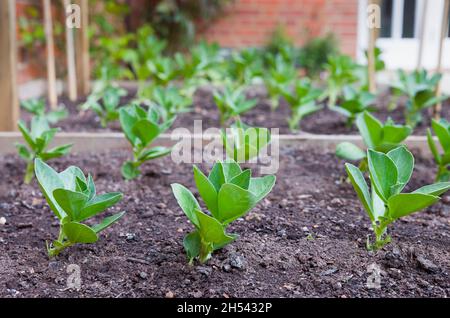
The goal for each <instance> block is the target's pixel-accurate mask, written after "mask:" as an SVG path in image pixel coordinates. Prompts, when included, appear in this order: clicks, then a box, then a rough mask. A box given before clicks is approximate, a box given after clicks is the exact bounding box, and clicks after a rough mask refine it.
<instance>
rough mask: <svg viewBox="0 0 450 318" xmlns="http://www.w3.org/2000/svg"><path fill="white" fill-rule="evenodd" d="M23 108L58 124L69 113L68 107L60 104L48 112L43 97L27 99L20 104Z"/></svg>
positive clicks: (51, 122)
mask: <svg viewBox="0 0 450 318" xmlns="http://www.w3.org/2000/svg"><path fill="white" fill-rule="evenodd" d="M20 105H21V106H22V108H23V109H25V110H26V111H27V112H29V113H31V114H33V115H34V116H38V117H43V118H45V119H46V120H47V121H48V122H49V123H50V124H56V123H57V122H58V121H60V120H63V119H64V118H67V116H68V115H69V113H68V111H67V109H65V108H64V106H60V107H59V108H58V109H56V110H53V111H49V112H46V111H45V100H44V99H43V98H33V99H27V100H24V101H22V102H21V104H20Z"/></svg>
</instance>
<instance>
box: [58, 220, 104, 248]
mask: <svg viewBox="0 0 450 318" xmlns="http://www.w3.org/2000/svg"><path fill="white" fill-rule="evenodd" d="M63 231H64V234H65V235H66V236H67V238H68V240H69V241H70V242H72V243H94V242H96V241H97V240H98V236H97V234H96V233H95V231H94V230H93V229H91V228H90V227H89V226H87V225H84V224H81V223H77V222H69V223H66V224H64V225H63Z"/></svg>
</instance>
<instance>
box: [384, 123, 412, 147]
mask: <svg viewBox="0 0 450 318" xmlns="http://www.w3.org/2000/svg"><path fill="white" fill-rule="evenodd" d="M411 133H412V128H411V127H410V126H402V125H391V124H385V125H384V127H383V141H382V142H383V143H386V144H393V145H397V144H399V143H400V142H402V141H403V140H405V139H406V138H407V137H408V136H409V135H411Z"/></svg>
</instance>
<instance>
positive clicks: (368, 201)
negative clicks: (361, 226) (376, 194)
mask: <svg viewBox="0 0 450 318" xmlns="http://www.w3.org/2000/svg"><path fill="white" fill-rule="evenodd" d="M345 169H346V170H347V174H348V177H349V178H350V181H351V183H352V185H353V188H354V189H355V191H356V194H357V195H358V198H359V200H360V201H361V203H362V204H363V206H364V209H365V210H366V212H367V214H368V215H369V217H370V220H372V221H374V220H375V218H374V213H373V208H372V198H371V197H370V192H369V188H368V187H367V183H366V180H365V179H364V176H363V174H362V172H361V170H359V169H358V168H357V167H355V166H354V165H352V164H350V163H346V164H345Z"/></svg>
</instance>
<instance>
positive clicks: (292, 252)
mask: <svg viewBox="0 0 450 318" xmlns="http://www.w3.org/2000/svg"><path fill="white" fill-rule="evenodd" d="M128 157H129V152H126V151H122V150H116V151H107V152H101V151H97V152H95V153H84V154H73V155H70V156H68V157H66V158H61V159H56V160H53V161H52V162H51V164H52V166H53V167H55V168H57V169H58V170H61V169H64V168H66V167H67V166H69V165H77V166H80V167H81V168H82V169H83V170H84V171H85V172H90V173H92V174H93V175H94V179H95V180H96V184H97V188H98V192H99V193H102V192H105V191H121V192H123V193H124V194H125V197H124V199H123V200H122V201H121V202H120V203H119V204H117V205H116V206H115V207H114V208H112V209H110V210H111V211H110V213H113V212H117V211H121V210H124V211H127V214H126V215H125V217H124V218H123V219H122V220H120V221H119V223H118V224H115V225H113V226H112V227H111V228H109V229H107V230H106V231H105V232H104V233H102V234H101V239H100V240H99V241H98V242H97V243H95V244H93V245H78V246H74V247H71V248H69V249H68V250H66V251H64V252H63V253H62V254H61V255H60V256H58V257H57V258H56V259H52V260H49V259H48V258H47V255H46V251H45V240H49V241H50V240H52V239H54V238H55V237H56V235H57V231H58V222H57V220H56V218H54V217H53V215H52V213H51V211H50V210H49V208H48V206H47V204H46V202H45V200H44V199H43V198H42V196H41V193H40V191H39V190H38V187H37V183H36V181H33V182H32V184H31V185H24V184H23V182H22V176H23V172H24V169H25V164H24V163H23V162H22V161H20V160H19V159H18V157H17V156H16V155H6V156H2V157H0V170H1V171H2V172H3V175H2V179H1V181H0V202H1V203H0V216H3V217H5V218H6V224H5V225H0V233H1V235H0V277H2V279H1V280H0V296H1V297H44V296H49V297H148V296H156V297H305V296H313V297H384V296H386V297H400V296H405V297H419V296H420V297H449V296H450V283H449V282H450V280H449V272H450V251H449V249H448V246H449V244H450V234H449V233H450V223H449V221H448V220H449V217H450V205H449V204H450V197H449V196H448V195H447V196H444V198H443V200H442V201H441V202H440V203H438V204H436V205H434V206H433V207H431V208H429V209H428V210H426V211H424V212H420V213H417V214H413V215H412V216H410V217H406V218H404V219H402V220H400V221H398V222H397V223H396V224H394V226H393V227H392V228H391V229H390V233H391V235H392V238H393V243H391V244H389V245H387V246H386V247H385V248H384V249H383V250H381V251H379V252H377V253H372V252H368V251H367V250H366V248H365V241H366V235H367V234H369V233H370V229H369V219H368V217H367V216H366V215H365V212H363V209H362V206H361V204H360V203H359V201H358V200H357V198H356V195H355V193H354V191H353V189H352V186H351V185H350V184H348V183H346V182H345V176H346V174H345V169H344V163H343V162H342V161H339V160H338V159H336V157H335V156H334V154H333V153H332V152H329V151H311V150H308V151H303V150H299V149H298V148H297V147H288V146H284V147H282V149H281V153H280V161H281V162H280V170H279V172H278V173H277V184H276V186H275V188H274V190H273V192H272V193H271V194H270V195H269V196H268V197H267V198H266V199H265V200H263V201H262V202H261V203H260V204H258V205H257V207H256V208H255V209H253V210H252V211H251V212H250V213H249V214H248V215H247V216H246V217H245V219H244V220H240V221H237V222H235V223H233V224H232V225H231V229H230V230H231V232H235V233H238V234H239V235H240V237H239V239H238V240H237V241H236V242H235V243H233V244H231V245H228V246H227V247H225V248H224V249H222V250H220V251H218V252H217V253H215V254H214V256H213V258H212V259H211V260H210V261H209V262H208V263H207V264H205V265H198V264H196V265H195V266H189V265H188V264H187V261H186V256H185V253H184V251H183V247H182V239H183V236H184V235H185V234H186V233H187V231H190V230H191V228H192V225H190V224H189V223H188V222H187V220H186V217H185V216H184V215H183V213H182V211H181V209H180V208H179V206H178V205H177V203H176V201H175V199H174V197H173V195H172V192H171V190H170V184H171V183H173V182H178V183H181V184H184V185H186V186H187V187H188V188H190V189H192V190H194V189H195V187H194V184H193V178H192V166H191V165H190V164H181V165H177V164H175V163H173V161H172V160H171V159H170V157H165V158H162V159H158V160H155V161H152V162H149V163H147V164H145V165H144V166H143V176H142V177H141V178H140V179H138V180H136V181H134V182H125V181H123V179H122V177H121V175H120V169H119V167H120V165H121V163H122V162H123V161H124V160H125V159H127V158H128ZM433 166H434V165H433V163H432V162H431V161H430V160H429V159H423V158H421V157H416V167H415V171H414V175H413V178H412V181H411V183H410V184H409V185H408V189H406V190H411V189H415V188H417V187H419V186H421V185H424V184H428V183H430V182H432V181H433V176H434V172H435V171H434V170H433V169H430V168H429V167H433ZM203 168H205V169H206V168H207V167H206V166H204V165H203ZM256 170H257V169H256ZM372 263H375V264H377V265H379V266H380V267H381V269H382V271H383V273H382V276H381V289H369V288H368V287H367V286H366V282H367V278H368V276H369V275H370V273H368V272H367V270H366V269H367V268H368V266H369V265H370V264H372ZM69 264H77V265H79V266H80V267H81V277H82V288H81V290H80V291H73V290H69V289H67V288H66V280H67V277H68V275H69V274H67V272H66V269H67V266H68V265H69Z"/></svg>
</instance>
